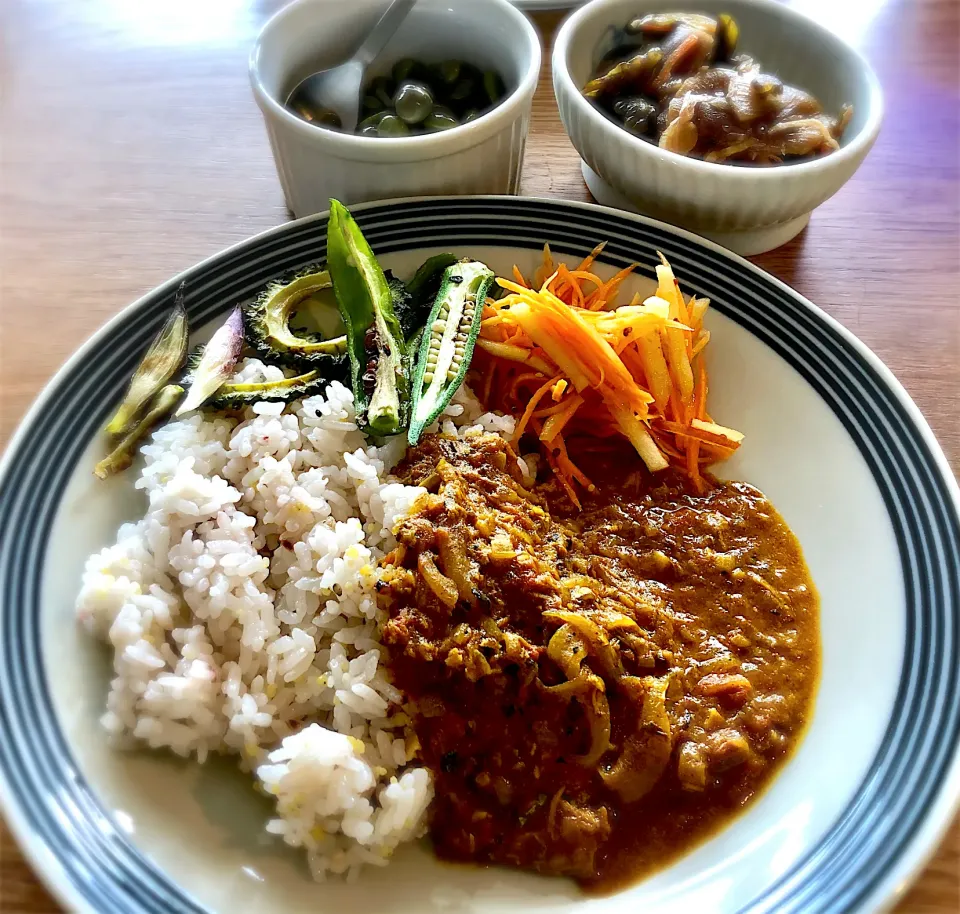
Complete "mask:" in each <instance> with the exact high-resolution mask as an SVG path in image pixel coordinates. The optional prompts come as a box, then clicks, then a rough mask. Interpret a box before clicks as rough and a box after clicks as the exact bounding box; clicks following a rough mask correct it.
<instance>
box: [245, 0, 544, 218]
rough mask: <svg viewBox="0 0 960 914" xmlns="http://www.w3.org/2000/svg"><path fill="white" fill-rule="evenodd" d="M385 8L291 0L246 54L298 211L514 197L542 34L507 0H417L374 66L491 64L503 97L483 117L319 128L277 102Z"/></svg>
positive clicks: (366, 1) (338, 54) (362, 1)
mask: <svg viewBox="0 0 960 914" xmlns="http://www.w3.org/2000/svg"><path fill="white" fill-rule="evenodd" d="M385 7H386V2H385V0H350V2H349V3H344V2H342V0H296V2H294V3H291V4H290V5H289V6H287V7H285V8H284V9H282V10H281V11H280V12H279V13H277V14H276V15H275V16H274V17H273V18H272V19H270V21H269V22H267V24H266V25H265V26H264V27H263V29H262V31H261V32H260V35H259V37H258V38H257V42H256V44H255V45H254V47H253V51H252V52H251V55H250V80H251V82H252V84H253V94H254V96H255V98H256V100H257V104H258V105H259V106H260V110H261V111H262V112H263V117H264V120H265V122H266V126H267V134H268V136H269V137H270V146H271V149H272V150H273V156H274V159H275V161H276V165H277V174H278V175H279V177H280V184H281V185H282V186H283V193H284V196H285V197H286V200H287V205H288V206H289V207H290V209H291V210H292V211H293V213H294V214H295V215H296V216H306V215H309V214H311V213H316V212H320V211H322V210H325V209H326V208H327V207H328V205H329V201H330V198H331V197H337V198H338V199H340V200H342V201H343V202H344V203H347V204H350V203H360V202H364V201H367V200H376V199H384V198H389V197H401V196H422V195H426V194H481V193H491V194H493V193H501V194H502V193H509V194H515V193H516V192H517V190H518V188H519V184H520V170H521V166H522V163H523V152H524V146H525V143H526V137H527V132H528V129H529V125H530V107H531V104H532V102H533V93H534V91H535V90H536V87H537V78H538V76H539V73H540V56H541V55H540V39H539V37H538V35H537V32H536V30H535V29H534V27H533V25H532V24H531V23H530V21H529V20H528V19H527V18H526V17H525V16H524V15H523V13H521V12H519V11H518V10H517V9H515V8H514V7H513V6H512V5H511V4H510V3H508V2H507V0H469V2H465V0H463V2H459V3H451V2H450V0H420V2H419V3H417V5H416V6H415V7H414V8H413V10H412V11H411V13H410V15H409V16H408V17H407V19H406V20H405V21H404V22H403V24H402V25H401V26H400V28H399V30H398V31H397V34H396V35H395V36H394V37H393V38H392V39H391V41H390V43H389V44H388V45H387V47H386V49H385V50H384V52H383V54H381V55H380V57H379V58H378V60H377V62H376V63H375V64H374V67H373V68H372V74H374V75H376V74H379V73H381V72H386V71H388V70H389V68H390V66H391V65H392V64H393V63H395V62H396V61H397V60H399V59H401V58H403V57H415V58H417V59H422V60H425V61H428V62H435V61H439V60H442V59H447V58H462V59H463V60H466V61H468V62H470V63H473V64H476V65H477V66H479V67H483V68H486V69H493V70H496V71H498V72H499V73H500V74H501V76H502V77H503V80H504V83H505V84H506V86H507V89H508V95H507V97H506V98H505V99H504V100H503V101H502V102H501V103H500V104H499V105H497V106H496V107H495V108H494V109H492V110H491V111H490V112H488V113H487V114H484V115H483V116H482V117H480V118H478V119H477V120H475V121H472V122H471V123H469V124H464V125H462V126H460V127H455V128H453V129H451V130H447V131H444V132H443V133H433V134H423V135H417V136H411V137H402V138H397V139H387V138H380V137H362V136H356V135H354V134H347V133H340V132H338V131H334V130H326V129H323V128H321V127H316V126H314V125H312V124H308V123H307V122H306V121H303V120H301V119H300V118H299V117H297V116H296V115H295V114H292V113H291V112H290V111H288V110H287V109H286V108H285V107H284V106H283V104H282V100H283V99H284V98H285V97H286V95H287V93H288V92H289V91H290V89H291V88H292V87H293V86H294V85H296V83H297V82H298V81H299V80H300V79H302V78H303V77H305V76H307V75H309V74H310V73H312V72H315V71H316V70H320V69H323V68H325V67H330V66H334V65H336V64H338V63H341V62H343V61H344V60H345V59H346V58H347V57H348V56H349V55H350V53H351V51H352V49H353V48H355V47H357V46H358V45H359V43H360V42H361V41H362V39H363V37H364V36H365V34H366V33H367V32H368V31H369V30H370V28H371V27H372V26H373V24H374V23H375V22H376V21H377V19H378V18H379V16H380V14H381V13H382V12H383V10H384V9H385Z"/></svg>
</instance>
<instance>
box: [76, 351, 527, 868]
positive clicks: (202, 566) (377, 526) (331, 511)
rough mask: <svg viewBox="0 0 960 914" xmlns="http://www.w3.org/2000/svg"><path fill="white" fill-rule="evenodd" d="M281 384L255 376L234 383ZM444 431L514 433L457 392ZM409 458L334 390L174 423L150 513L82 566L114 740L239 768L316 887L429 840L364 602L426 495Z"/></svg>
mask: <svg viewBox="0 0 960 914" xmlns="http://www.w3.org/2000/svg"><path fill="white" fill-rule="evenodd" d="M280 376H282V375H281V374H280V373H279V369H275V368H269V367H266V366H264V365H262V364H261V363H260V362H257V361H255V360H249V361H247V362H246V363H245V364H244V365H243V367H242V369H241V371H240V373H239V375H238V378H239V379H242V380H245V381H260V380H275V379H277V377H280ZM439 427H440V430H442V431H443V432H445V433H447V434H451V435H459V436H461V437H467V436H470V435H472V434H476V433H477V432H479V431H488V432H496V433H501V434H504V435H509V434H511V433H512V431H513V420H512V419H510V418H508V417H504V416H498V415H493V414H489V413H488V414H483V412H482V410H481V408H480V406H479V404H478V402H477V400H476V399H475V398H474V397H473V395H472V394H471V393H470V392H469V391H467V390H466V389H462V390H461V391H460V392H459V393H458V394H457V396H456V397H455V398H454V400H453V402H452V403H451V404H450V406H449V407H448V408H447V410H446V412H445V413H444V415H443V416H442V417H441V420H440V424H439ZM434 430H436V429H434ZM404 452H405V441H404V440H403V439H402V438H400V437H398V438H396V439H392V440H388V441H386V442H384V443H382V444H380V445H379V446H375V445H374V444H372V443H371V442H370V441H368V440H367V439H366V437H365V436H364V435H363V434H362V433H361V432H360V431H359V430H358V429H357V426H356V424H355V422H354V413H353V397H352V395H351V393H350V391H348V390H347V389H346V388H345V387H344V386H343V385H341V384H338V383H334V384H331V385H330V387H329V388H328V389H327V391H326V393H325V394H324V395H323V396H315V397H310V398H308V399H304V400H301V401H297V402H295V403H292V404H288V405H286V406H284V405H283V404H275V403H258V404H256V405H254V406H253V407H252V408H250V409H248V410H247V411H246V412H245V414H244V415H243V417H242V418H239V417H232V418H228V417H225V416H218V415H214V414H210V413H194V414H193V415H191V416H188V417H187V418H185V419H181V420H178V421H174V422H171V423H169V424H167V425H166V426H164V427H162V428H160V429H159V430H158V431H157V432H155V433H154V435H153V437H152V439H151V440H150V442H149V443H147V444H146V445H144V446H143V448H142V449H141V453H142V456H143V459H144V465H143V467H142V470H141V471H140V474H139V477H138V479H137V482H136V486H137V488H138V489H142V490H143V492H144V495H145V496H146V498H147V511H146V514H145V516H144V517H143V518H142V519H141V520H139V521H138V522H136V523H132V524H125V525H124V526H123V527H121V529H120V531H119V533H118V535H117V542H116V544H115V545H113V546H110V547H108V548H106V549H103V550H102V551H101V552H99V553H97V554H95V555H93V556H91V558H90V559H89V560H88V562H87V565H86V570H85V573H84V576H83V584H82V589H81V593H80V596H79V598H78V600H77V613H78V616H79V618H80V619H81V620H82V622H83V623H84V624H85V625H86V626H87V627H88V628H89V629H90V631H91V632H93V633H94V634H96V635H97V636H98V637H100V638H102V639H103V640H105V641H107V642H108V643H109V644H110V645H111V646H112V648H113V654H114V678H113V680H112V682H111V684H110V690H109V694H108V696H107V709H106V713H105V714H104V715H103V718H102V721H103V726H104V727H105V729H106V730H107V731H108V733H109V734H110V735H111V736H112V737H113V739H115V740H116V741H117V743H118V744H120V745H137V744H144V743H145V744H147V745H148V746H150V747H151V748H156V749H161V748H162V749H168V750H171V751H173V752H175V753H176V754H178V755H181V756H188V757H196V759H197V760H198V761H200V762H202V761H203V760H204V759H206V758H207V756H208V755H209V754H210V753H221V754H226V755H235V756H237V757H238V758H239V761H240V764H241V766H242V767H243V768H244V769H245V770H248V771H250V772H251V773H252V775H253V778H254V783H255V786H256V787H257V788H258V789H260V790H262V791H264V792H266V793H268V794H271V795H273V796H275V798H276V804H277V805H276V812H277V815H276V818H274V819H272V820H270V821H269V822H268V823H267V825H266V828H267V830H268V831H269V832H270V833H272V834H274V835H277V836H279V837H280V838H281V839H282V840H283V841H285V842H286V843H287V844H289V845H291V846H294V847H303V848H304V849H305V850H306V853H307V859H308V862H309V864H310V867H311V870H312V872H313V874H314V876H315V877H316V878H318V879H322V878H323V877H324V875H325V874H327V873H330V872H332V873H346V874H348V876H355V875H356V873H357V871H358V870H359V869H360V867H361V866H362V865H363V864H364V863H371V864H376V865H383V864H384V863H386V862H387V860H388V858H389V857H390V855H391V854H392V853H393V851H394V850H395V848H396V847H397V845H398V844H400V843H401V842H404V841H408V840H410V839H412V838H415V837H418V836H419V835H421V834H422V833H423V830H424V827H425V816H424V814H425V811H426V808H427V805H428V804H429V802H430V799H431V796H432V790H433V788H432V785H431V780H430V775H429V772H428V771H427V770H426V769H424V768H420V767H418V766H417V760H416V754H415V747H416V742H415V740H414V739H412V737H411V734H410V733H409V732H408V729H407V724H408V719H407V717H406V715H405V714H404V712H403V709H402V700H403V697H402V696H401V695H400V693H399V692H398V691H397V690H396V689H395V688H394V687H393V686H392V685H391V683H390V680H389V676H388V674H387V671H386V670H385V668H384V666H383V664H382V662H381V661H382V658H383V647H382V645H381V644H380V626H381V624H382V622H383V621H384V620H383V617H382V613H381V611H380V610H379V609H378V607H377V605H376V600H375V590H374V585H375V583H376V579H377V565H378V563H379V562H380V560H381V559H382V558H383V556H384V555H385V554H386V553H387V552H389V551H390V550H391V549H392V548H393V546H394V545H395V541H394V538H393V529H394V525H395V523H396V521H397V520H398V519H400V518H402V517H403V516H404V515H405V514H406V513H407V512H409V510H410V508H411V507H412V505H413V503H414V502H415V501H416V499H417V498H418V496H419V495H420V494H421V493H422V491H423V490H422V489H419V488H416V487H411V486H404V485H401V484H400V483H398V482H396V480H393V479H392V478H391V477H390V471H391V469H392V468H393V466H394V465H395V464H396V463H397V461H398V460H399V459H400V458H401V457H402V456H403V454H404Z"/></svg>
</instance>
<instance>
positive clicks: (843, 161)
mask: <svg viewBox="0 0 960 914" xmlns="http://www.w3.org/2000/svg"><path fill="white" fill-rule="evenodd" d="M671 10H678V11H681V10H685V11H688V12H690V11H696V12H702V13H707V14H719V13H730V14H731V15H732V16H733V17H734V18H735V19H736V20H737V22H738V24H739V25H740V42H739V48H740V49H741V50H743V51H744V52H746V53H748V54H752V55H753V56H755V57H756V58H757V59H758V60H759V61H760V63H761V65H762V66H763V69H764V70H765V71H767V72H769V73H774V74H775V75H777V76H779V77H780V78H781V79H782V80H783V81H784V82H786V83H790V84H792V85H795V86H798V87H800V88H802V89H806V90H807V91H809V92H812V93H813V95H815V96H816V97H817V98H818V99H819V100H820V102H821V103H822V104H823V106H824V108H825V110H826V111H828V112H836V111H838V110H839V108H840V106H841V105H842V104H844V103H849V104H852V105H853V109H854V110H853V118H852V120H851V122H850V124H849V126H848V127H847V130H846V132H845V134H844V137H843V140H842V141H841V147H840V149H839V150H838V151H837V152H834V153H831V154H830V155H826V156H823V157H822V158H818V159H814V160H812V161H806V162H801V163H798V164H795V165H777V166H771V167H748V166H736V165H723V164H717V163H712V162H704V161H701V160H699V159H692V158H689V157H686V156H681V155H677V154H676V153H672V152H666V151H665V150H662V149H660V148H659V147H657V146H655V145H653V144H652V143H649V142H647V141H645V140H642V139H640V138H639V137H635V136H632V135H631V134H630V133H628V132H627V131H626V130H624V129H623V128H621V127H619V126H618V125H617V124H615V123H614V122H613V121H612V120H610V119H609V118H607V117H606V116H605V115H604V114H603V113H602V112H601V111H600V110H598V109H597V108H596V107H594V105H593V104H591V103H590V102H589V101H587V100H586V99H585V98H584V97H583V96H582V95H581V94H580V89H581V88H582V86H583V85H584V84H585V83H586V82H587V81H588V80H589V79H590V78H591V77H592V76H593V72H594V68H595V67H596V65H597V63H599V61H600V60H601V58H602V57H603V56H604V54H606V53H607V52H608V51H610V50H611V49H612V47H613V42H614V30H615V29H620V28H622V27H623V26H624V24H625V23H626V22H627V21H628V20H630V19H632V18H634V17H637V16H642V15H645V14H646V13H653V12H669V11H671ZM553 85H554V91H555V92H556V96H557V103H558V105H559V107H560V116H561V118H562V119H563V124H564V127H565V128H566V130H567V133H568V134H569V135H570V138H571V140H572V141H573V145H574V146H575V147H576V149H577V152H579V153H580V157H581V158H582V159H583V172H584V178H585V179H586V181H587V185H588V187H589V188H590V190H591V191H592V192H593V194H594V196H595V197H596V198H597V199H598V200H599V201H600V202H601V203H606V204H608V205H619V206H622V207H624V208H629V209H635V210H638V211H640V212H643V213H645V214H647V215H650V216H654V217H655V218H658V219H663V220H664V221H666V222H671V223H673V224H674V225H680V226H683V227H684V228H687V229H691V230H692V231H695V232H699V233H700V234H702V235H707V236H709V237H711V238H713V239H714V240H716V241H718V242H719V243H721V244H723V245H725V246H726V247H729V248H731V249H733V250H734V251H736V252H737V253H740V254H758V253H760V252H762V251H766V250H770V249H771V248H774V247H777V246H779V245H781V244H783V243H785V242H786V241H789V240H790V239H791V238H793V237H794V236H795V235H796V234H798V233H799V232H800V231H801V230H802V229H803V228H804V226H806V224H807V222H808V221H809V219H810V213H811V211H812V210H813V209H814V208H815V207H817V206H819V205H820V204H821V203H823V202H824V200H827V199H828V198H830V197H832V196H833V195H834V194H835V193H836V192H837V191H838V190H839V189H840V188H841V187H842V186H843V184H844V183H845V182H846V181H847V180H848V179H849V178H850V177H851V175H853V173H854V172H855V171H856V170H857V168H858V167H859V166H860V163H861V162H862V161H863V159H864V157H865V156H866V154H867V152H869V150H870V147H871V146H872V145H873V143H874V140H876V138H877V134H878V133H879V131H880V122H881V120H882V118H883V101H882V96H881V91H880V85H879V82H878V81H877V78H876V76H875V75H874V73H873V70H872V69H871V68H870V66H869V64H867V62H866V61H865V60H864V59H863V58H862V57H861V56H860V55H859V54H857V53H856V51H854V50H853V49H852V48H850V47H849V46H848V45H846V44H845V43H844V42H843V41H841V40H840V39H839V38H838V37H837V36H835V35H833V34H832V33H831V32H829V31H827V30H826V29H825V28H823V27H822V26H820V25H819V24H817V23H816V22H814V21H812V20H811V19H808V18H807V17H806V16H803V15H801V14H800V13H798V12H796V11H794V10H791V9H788V8H786V7H784V6H782V5H780V4H779V3H777V2H774V0H696V2H694V3H691V2H689V0H593V2H591V3H587V4H586V5H585V6H583V7H581V8H580V9H579V10H577V11H576V12H575V13H573V14H572V15H571V16H570V17H569V18H568V19H567V20H566V22H565V23H564V24H563V26H562V28H561V29H560V32H559V33H558V35H557V39H556V42H555V44H554V51H553Z"/></svg>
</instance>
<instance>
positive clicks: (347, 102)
mask: <svg viewBox="0 0 960 914" xmlns="http://www.w3.org/2000/svg"><path fill="white" fill-rule="evenodd" d="M415 3H416V0H393V2H392V3H391V4H390V6H388V7H387V9H386V11H385V12H384V14H383V15H382V16H381V17H380V20H379V21H378V22H377V24H376V25H375V26H374V27H373V30H372V31H371V32H370V34H369V35H368V36H367V37H366V39H365V40H364V42H363V44H361V45H360V47H359V48H357V50H356V52H355V53H354V55H353V56H352V57H351V58H350V59H349V60H348V61H347V62H346V63H342V64H340V65H339V66H336V67H331V68H330V69H329V70H321V71H320V72H319V73H314V74H313V75H312V76H308V77H307V78H306V79H304V80H303V81H302V82H300V83H298V84H297V86H296V87H294V90H293V91H292V92H291V93H290V95H289V96H288V97H287V107H288V108H290V109H291V110H292V111H294V112H296V113H297V114H299V115H300V116H301V117H302V118H304V120H308V121H313V122H316V123H321V124H324V123H325V124H329V125H331V126H339V127H340V128H341V129H342V130H345V131H347V132H349V133H352V132H353V131H354V130H356V127H357V122H358V120H359V119H360V93H361V92H362V91H363V75H364V72H365V71H366V69H367V67H369V66H370V64H371V63H373V61H374V59H375V58H376V57H377V55H378V54H379V53H380V52H381V51H382V50H383V49H384V47H385V46H386V44H387V42H388V41H389V40H390V39H391V38H392V37H393V35H394V33H395V32H396V31H397V29H398V28H399V27H400V23H401V22H403V20H404V19H406V18H407V13H409V12H410V10H411V9H413V5H414V4H415ZM331 115H336V117H337V118H339V124H337V123H336V121H335V120H334V118H333V117H332V116H331Z"/></svg>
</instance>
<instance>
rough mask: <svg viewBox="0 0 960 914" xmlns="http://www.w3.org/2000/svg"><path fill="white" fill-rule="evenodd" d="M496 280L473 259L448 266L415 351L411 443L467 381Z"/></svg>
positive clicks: (490, 272) (487, 268)
mask: <svg viewBox="0 0 960 914" xmlns="http://www.w3.org/2000/svg"><path fill="white" fill-rule="evenodd" d="M493 280H494V274H493V270H491V269H490V268H489V267H488V266H486V264H482V263H479V262H478V261H475V260H469V261H465V262H463V263H455V264H454V265H453V266H450V267H448V268H447V269H446V271H445V272H444V274H443V282H442V283H441V284H440V291H439V292H438V293H437V300H436V301H435V302H434V305H433V310H432V311H431V312H430V317H429V318H428V320H427V323H426V327H425V329H424V334H423V338H422V339H421V341H420V351H419V353H418V355H417V365H416V371H415V373H414V377H413V406H412V408H411V416H410V430H409V432H408V434H407V440H408V441H409V442H410V444H416V443H417V442H418V441H419V440H420V436H421V435H422V434H423V430H424V428H426V427H427V426H428V425H430V423H431V422H433V421H434V420H435V419H436V418H437V416H439V415H440V413H442V412H443V410H444V409H445V408H446V406H447V404H448V403H449V402H450V400H451V399H452V398H453V395H454V394H455V393H456V392H457V390H458V388H459V387H460V385H461V384H462V383H463V377H464V375H465V374H466V373H467V368H468V366H469V365H470V359H471V358H473V347H474V345H475V344H476V341H477V334H478V333H479V332H480V315H481V313H482V311H483V305H484V302H485V301H486V299H487V291H488V290H489V289H490V286H491V285H492V284H493Z"/></svg>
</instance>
